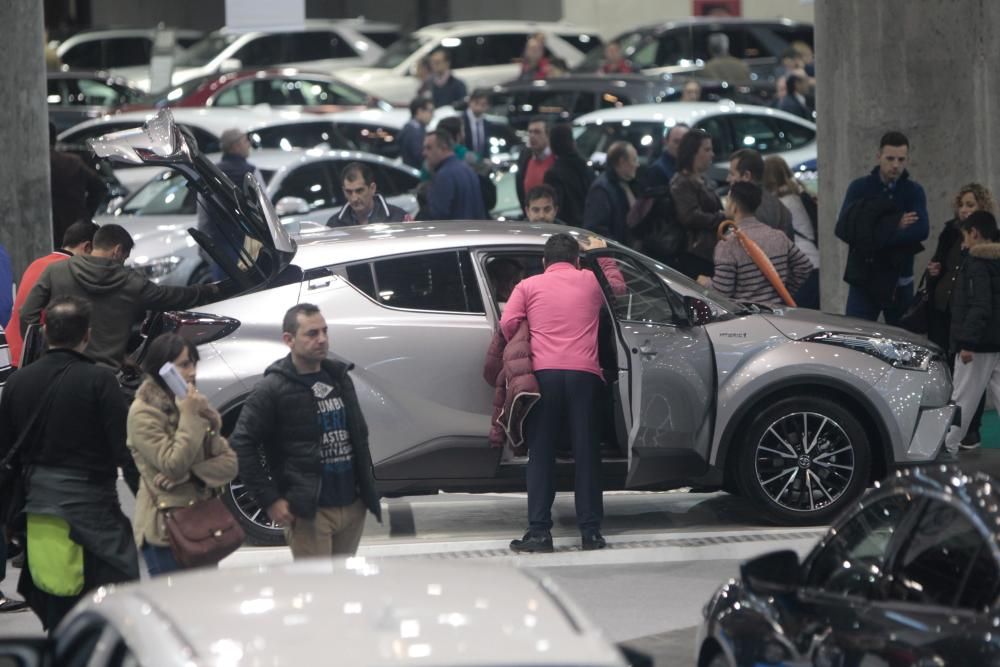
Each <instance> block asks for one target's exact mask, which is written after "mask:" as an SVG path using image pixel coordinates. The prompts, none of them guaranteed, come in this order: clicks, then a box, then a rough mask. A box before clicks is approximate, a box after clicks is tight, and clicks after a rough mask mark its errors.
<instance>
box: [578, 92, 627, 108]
mask: <svg viewBox="0 0 1000 667" xmlns="http://www.w3.org/2000/svg"><path fill="white" fill-rule="evenodd" d="M581 97H583V95H581ZM599 104H600V105H601V108H602V109H617V108H618V107H623V106H626V105H628V104H630V102H629V99H628V98H627V97H625V96H624V95H622V94H621V93H620V92H619V91H615V90H605V91H604V92H602V93H601V94H600V101H599Z"/></svg>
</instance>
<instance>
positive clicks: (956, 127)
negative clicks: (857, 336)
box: [816, 0, 1000, 313]
mask: <svg viewBox="0 0 1000 667" xmlns="http://www.w3.org/2000/svg"><path fill="white" fill-rule="evenodd" d="M998 25H1000V3H998V2H996V0H878V2H873V1H872V0H816V75H817V83H816V103H817V125H818V126H819V156H818V161H819V170H820V178H819V183H820V193H819V196H820V255H821V260H820V261H821V265H822V266H821V280H822V305H823V310H825V311H828V312H838V313H842V312H844V310H843V309H844V304H845V302H846V300H847V286H846V285H845V284H844V282H843V280H842V277H843V271H844V264H845V263H846V261H847V246H846V245H844V244H843V243H841V242H840V241H838V240H837V239H836V237H835V236H834V233H833V231H834V225H835V224H836V220H837V214H838V212H839V210H840V205H841V203H842V202H843V198H844V193H845V192H846V190H847V186H848V185H849V184H850V182H851V180H853V179H854V178H857V177H858V176H861V175H863V174H865V173H867V172H868V171H870V170H871V169H872V168H873V167H874V166H875V153H876V151H877V150H878V141H879V138H880V137H881V135H882V134H883V133H884V132H886V131H887V130H891V129H895V130H899V131H901V132H903V133H904V134H906V135H907V137H908V138H909V139H910V175H911V177H912V178H914V179H915V180H916V181H917V182H919V183H920V184H921V185H923V186H924V189H925V191H926V192H927V205H928V206H927V207H928V211H929V214H930V222H931V234H930V237H929V239H928V240H927V241H926V242H925V243H924V245H925V247H926V248H927V249H926V251H925V252H924V253H923V254H922V255H920V256H918V257H917V263H916V265H915V272H916V274H917V280H919V277H920V273H921V272H922V271H923V268H924V267H925V266H926V263H927V261H928V258H929V257H930V254H931V253H932V252H933V251H934V246H935V244H936V242H937V235H938V233H940V231H941V227H942V226H943V224H944V222H945V221H947V220H948V219H949V218H951V217H952V215H953V211H952V208H951V202H952V199H953V197H954V195H955V193H956V191H957V190H958V188H959V187H961V186H962V185H963V184H965V183H968V182H970V181H979V182H981V183H983V184H985V185H987V186H988V187H990V188H991V189H992V190H993V192H994V195H995V196H996V195H997V194H1000V192H998V189H1000V178H998V177H1000V157H997V152H998V151H1000V126H998V125H997V123H996V120H995V119H996V114H997V113H998V111H1000V78H998V72H1000V32H998V31H997V26H998Z"/></svg>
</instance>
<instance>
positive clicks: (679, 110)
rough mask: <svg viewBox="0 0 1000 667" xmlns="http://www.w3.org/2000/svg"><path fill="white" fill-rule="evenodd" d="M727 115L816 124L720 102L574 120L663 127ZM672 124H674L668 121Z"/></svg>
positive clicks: (634, 108) (637, 107) (644, 107)
mask: <svg viewBox="0 0 1000 667" xmlns="http://www.w3.org/2000/svg"><path fill="white" fill-rule="evenodd" d="M729 113H752V114H760V115H763V116H773V117H774V118H780V119H782V120H788V121H792V122H794V123H797V124H799V125H806V126H808V127H810V128H813V129H815V127H816V126H815V124H813V123H811V122H809V121H807V120H804V119H802V118H799V117H798V116H796V115H794V114H790V113H787V112H784V111H781V110H779V109H772V108H771V107H761V106H755V105H752V104H735V103H731V102H728V101H720V102H661V103H660V104H632V105H629V106H624V107H617V108H612V109H601V110H600V111H592V112H590V113H588V114H584V115H583V116H580V117H579V118H577V119H576V120H575V121H573V123H574V124H575V125H589V124H591V123H606V122H611V123H616V122H622V121H626V120H627V121H632V122H639V123H655V122H660V121H663V122H664V124H666V125H673V124H675V123H680V122H684V123H688V124H689V125H690V124H691V123H694V122H697V121H698V120H701V119H702V118H705V117H707V116H718V115H721V114H729ZM671 121H673V122H671Z"/></svg>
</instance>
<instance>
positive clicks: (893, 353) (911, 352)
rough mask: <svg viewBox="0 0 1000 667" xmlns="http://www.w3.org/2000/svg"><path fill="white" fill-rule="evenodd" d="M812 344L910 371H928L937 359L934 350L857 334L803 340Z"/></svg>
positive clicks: (830, 334)
mask: <svg viewBox="0 0 1000 667" xmlns="http://www.w3.org/2000/svg"><path fill="white" fill-rule="evenodd" d="M803 340H804V341H806V342H810V343H823V344H824V345H837V346H840V347H846V348H848V349H851V350H856V351H858V352H864V353H865V354H870V355H872V356H874V357H878V358H879V359H881V360H882V361H884V362H885V363H887V364H890V365H892V366H894V367H896V368H903V369H905V370H908V371H926V370H927V369H928V368H929V367H930V364H931V361H933V360H934V358H935V357H936V353H935V352H934V350H932V349H930V348H929V347H925V346H923V345H917V344H915V343H907V342H904V341H899V340H893V339H891V338H883V337H881V336H866V335H865V334H855V333H830V332H825V333H819V334H814V335H812V336H808V337H807V338H804V339H803Z"/></svg>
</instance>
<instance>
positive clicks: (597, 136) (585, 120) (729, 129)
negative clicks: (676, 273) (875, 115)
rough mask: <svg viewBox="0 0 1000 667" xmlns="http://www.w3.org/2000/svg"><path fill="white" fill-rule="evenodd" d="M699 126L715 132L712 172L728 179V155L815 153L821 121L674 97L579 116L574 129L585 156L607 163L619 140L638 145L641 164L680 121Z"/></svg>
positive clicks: (790, 158)
mask: <svg viewBox="0 0 1000 667" xmlns="http://www.w3.org/2000/svg"><path fill="white" fill-rule="evenodd" d="M682 122H683V123H687V124H688V125H689V126H691V127H696V128H700V129H702V130H705V131H706V132H708V133H709V134H710V135H711V137H712V148H713V150H714V151H715V159H716V163H715V166H714V167H713V168H712V169H711V170H710V171H709V172H708V176H709V177H710V178H712V179H714V180H716V181H720V182H725V180H726V173H727V172H728V170H729V156H730V155H731V154H732V153H734V152H735V151H736V150H738V149H740V148H753V149H754V150H757V151H760V153H761V154H762V155H764V156H765V157H766V156H768V155H780V156H781V157H783V158H784V159H785V162H787V163H788V165H789V166H790V167H792V168H795V167H797V166H798V165H800V164H802V163H803V162H807V161H808V160H814V159H815V158H816V126H815V125H814V124H813V123H811V122H809V121H807V120H803V119H801V118H799V117H798V116H794V115H792V114H789V113H785V112H784V111H778V110H777V109H771V108H768V107H758V106H752V105H741V104H733V103H730V102H718V103H714V104H713V103H709V102H671V103H668V104H637V105H633V106H630V107H622V108H620V109H605V110H603V111H595V112H594V113H591V114H587V115H585V116H581V117H580V118H577V120H576V122H575V123H574V125H575V126H576V127H577V129H576V130H575V132H574V134H575V137H576V145H577V147H578V148H579V149H580V153H581V154H582V155H583V156H584V158H587V159H589V160H590V161H591V162H592V163H593V164H594V165H596V166H603V164H604V160H605V154H606V152H607V150H608V148H609V147H610V146H611V144H613V143H614V142H616V141H628V142H629V143H630V144H632V145H633V146H635V149H636V151H637V152H638V154H639V162H640V164H649V163H651V162H653V161H654V160H656V158H657V157H658V156H659V155H660V152H661V150H662V143H663V142H662V139H663V135H664V133H665V132H666V131H667V130H668V129H669V128H671V127H673V126H674V125H675V124H676V123H682Z"/></svg>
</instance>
